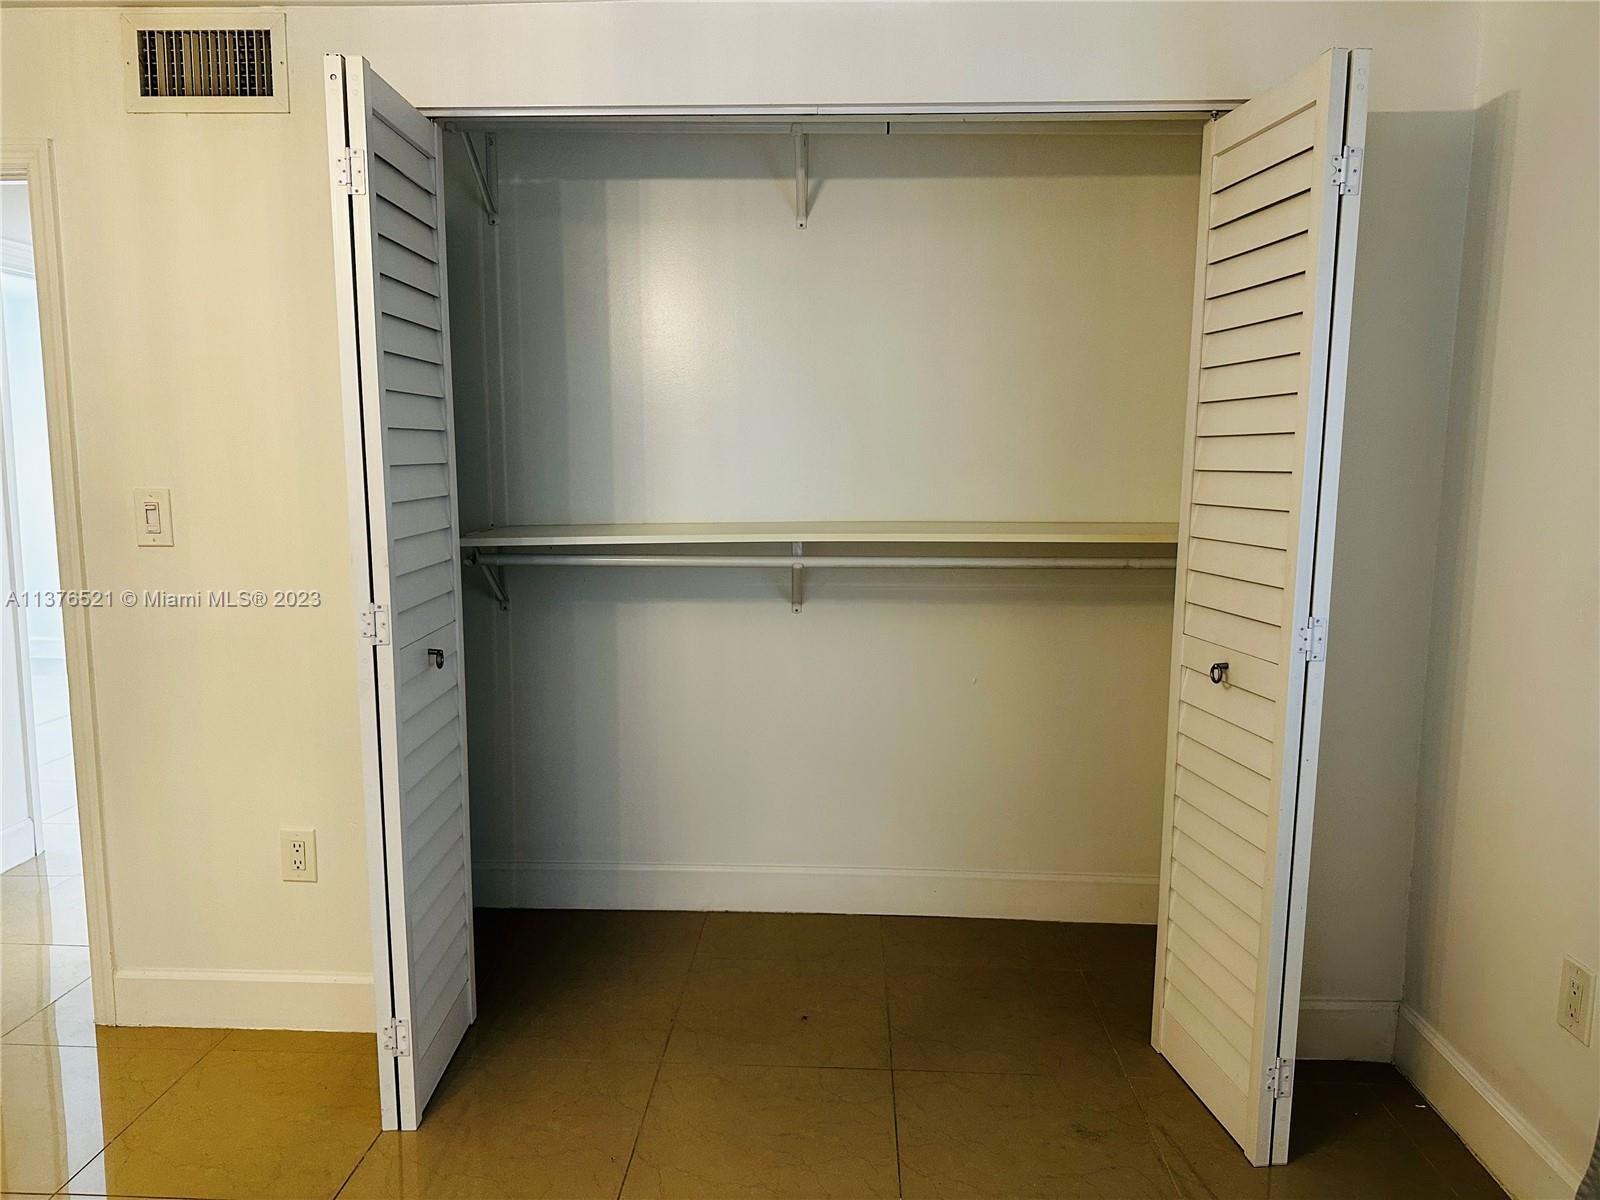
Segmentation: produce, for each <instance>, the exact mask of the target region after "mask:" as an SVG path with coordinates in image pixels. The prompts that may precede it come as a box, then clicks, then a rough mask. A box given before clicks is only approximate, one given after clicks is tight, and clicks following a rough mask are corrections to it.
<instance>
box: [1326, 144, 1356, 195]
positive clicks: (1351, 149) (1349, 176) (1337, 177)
mask: <svg viewBox="0 0 1600 1200" xmlns="http://www.w3.org/2000/svg"><path fill="white" fill-rule="evenodd" d="M1333 183H1334V186H1335V187H1337V188H1338V189H1339V195H1341V196H1359V195H1360V194H1361V147H1360V146H1346V147H1345V148H1344V149H1343V150H1341V151H1339V153H1338V154H1336V155H1335V156H1334V159H1333Z"/></svg>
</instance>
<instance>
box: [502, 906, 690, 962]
mask: <svg viewBox="0 0 1600 1200" xmlns="http://www.w3.org/2000/svg"><path fill="white" fill-rule="evenodd" d="M480 916H481V917H482V918H483V921H482V926H481V930H480V936H479V942H480V946H481V948H482V949H483V950H484V951H485V952H486V954H487V955H488V956H489V957H490V959H491V960H492V959H494V958H496V957H498V956H501V955H503V956H504V957H505V958H507V959H508V961H509V962H510V963H511V965H512V967H513V969H516V968H517V967H518V966H519V965H520V966H521V967H523V968H526V967H528V966H531V965H533V964H536V963H542V962H545V961H547V960H549V959H564V958H570V957H574V956H578V957H582V958H593V957H596V956H610V955H626V956H628V957H631V958H636V959H637V958H651V959H662V958H664V959H671V960H673V961H675V962H680V963H682V964H683V965H684V966H685V967H687V966H688V963H689V960H690V959H691V958H693V957H694V951H695V947H696V945H698V944H699V941H700V930H701V928H702V926H704V925H705V919H706V915H705V914H704V913H698V912H632V911H624V910H599V909H525V910H507V909H485V910H481V911H480Z"/></svg>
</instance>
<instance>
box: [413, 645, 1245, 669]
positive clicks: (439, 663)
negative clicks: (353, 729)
mask: <svg viewBox="0 0 1600 1200" xmlns="http://www.w3.org/2000/svg"><path fill="white" fill-rule="evenodd" d="M428 657H429V658H431V659H433V665H434V666H435V667H437V668H438V669H439V670H441V671H442V670H444V651H443V650H437V649H432V648H430V649H429V650H428ZM1223 665H1224V666H1226V665H1227V664H1226V663H1224V664H1223ZM1211 670H1212V671H1213V672H1215V671H1216V668H1215V667H1212V668H1211Z"/></svg>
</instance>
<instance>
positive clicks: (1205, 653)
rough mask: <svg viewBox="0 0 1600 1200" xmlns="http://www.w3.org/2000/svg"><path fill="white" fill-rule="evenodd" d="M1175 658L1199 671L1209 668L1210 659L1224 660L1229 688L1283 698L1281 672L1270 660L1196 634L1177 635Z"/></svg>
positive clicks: (1268, 698)
mask: <svg viewBox="0 0 1600 1200" xmlns="http://www.w3.org/2000/svg"><path fill="white" fill-rule="evenodd" d="M1178 658H1179V664H1180V666H1183V667H1187V668H1188V669H1189V670H1191V671H1197V672H1199V673H1200V674H1201V675H1204V674H1206V672H1207V671H1209V670H1210V668H1211V664H1212V663H1215V662H1223V661H1226V662H1227V663H1228V664H1229V666H1228V686H1229V687H1230V688H1234V689H1235V690H1238V689H1243V690H1244V691H1247V692H1254V693H1255V694H1256V695H1257V696H1261V697H1263V698H1264V699H1267V700H1281V699H1283V672H1282V671H1280V670H1279V669H1278V664H1277V663H1275V662H1272V661H1270V660H1265V659H1259V658H1253V657H1251V656H1250V655H1248V654H1242V653H1240V652H1239V651H1237V650H1230V649H1228V648H1227V647H1225V646H1221V645H1218V644H1217V643H1215V642H1209V641H1206V640H1205V639H1203V638H1198V637H1186V638H1180V639H1179V645H1178Z"/></svg>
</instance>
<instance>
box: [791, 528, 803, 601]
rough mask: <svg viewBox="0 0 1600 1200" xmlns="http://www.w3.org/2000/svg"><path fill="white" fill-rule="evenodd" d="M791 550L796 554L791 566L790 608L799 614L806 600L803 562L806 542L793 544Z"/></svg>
mask: <svg viewBox="0 0 1600 1200" xmlns="http://www.w3.org/2000/svg"><path fill="white" fill-rule="evenodd" d="M789 549H790V550H791V551H792V552H793V554H794V561H793V562H792V563H790V564H789V607H790V608H791V609H793V610H794V611H795V612H799V611H800V605H801V604H802V603H803V602H804V601H805V598H806V564H805V563H804V562H803V561H802V556H803V555H804V554H805V552H806V547H805V543H804V542H791V543H790V544H789Z"/></svg>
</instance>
